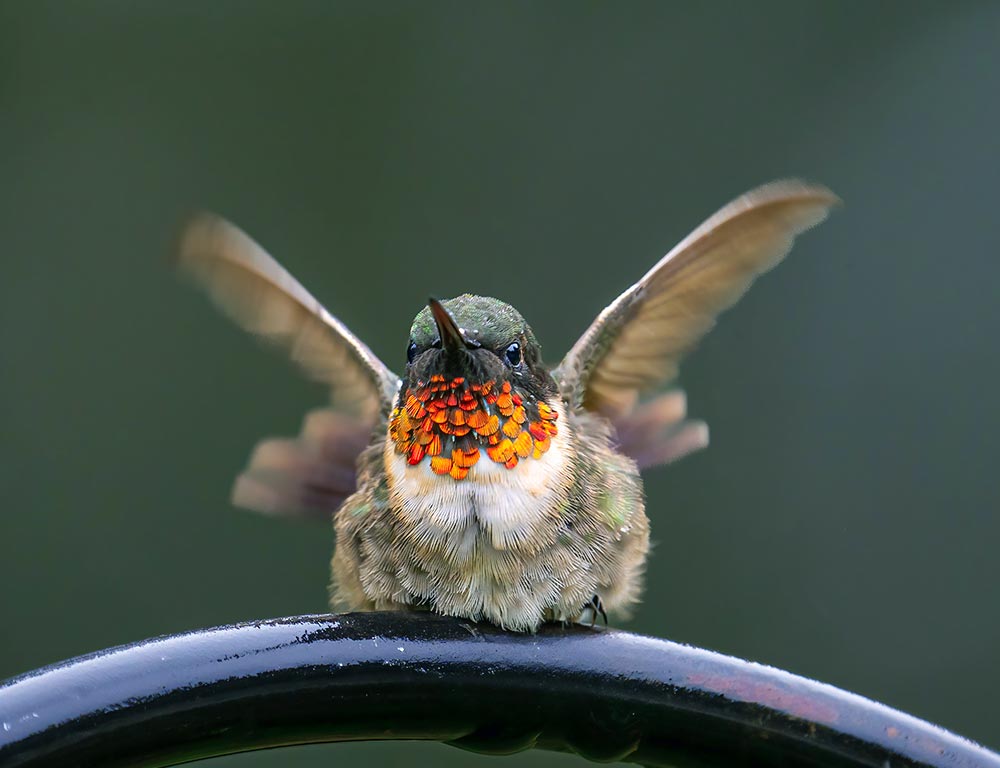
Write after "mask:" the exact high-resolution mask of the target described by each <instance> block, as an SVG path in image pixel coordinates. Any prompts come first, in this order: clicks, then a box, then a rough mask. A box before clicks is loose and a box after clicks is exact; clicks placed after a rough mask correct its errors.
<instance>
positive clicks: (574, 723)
mask: <svg viewBox="0 0 1000 768" xmlns="http://www.w3.org/2000/svg"><path fill="white" fill-rule="evenodd" d="M360 739H429V740H436V741H443V742H447V743H450V744H454V745H457V746H460V747H464V748H467V749H473V750H477V751H483V752H492V753H510V752H516V751H519V750H522V749H527V748H530V747H541V748H545V749H556V750H564V751H565V750H568V751H572V752H576V753H579V754H580V755H582V756H584V757H587V758H591V759H594V760H627V761H631V762H637V763H642V764H646V765H668V764H669V765H677V766H709V765H719V766H722V765H724V766H751V765H752V766H791V765H796V766H797V765H814V766H860V765H870V766H880V768H882V767H884V766H892V767H893V768H898V766H918V765H919V766H942V767H943V766H951V767H953V768H960V767H965V768H972V767H973V766H976V767H978V768H986V767H992V768H1000V756H998V755H996V754H995V753H992V752H990V751H988V750H986V749H984V748H983V747H980V746H978V745H976V744H973V743H972V742H970V741H967V740H965V739H962V738H960V737H958V736H955V735H954V734H951V733H949V732H947V731H945V730H942V729H941V728H938V727H936V726H933V725H930V724H929V723H926V722H923V721H921V720H917V719H916V718H913V717H910V716H908V715H905V714H902V713H900V712H897V711H895V710H892V709H889V708H888V707H885V706H883V705H881V704H876V703H874V702H872V701H869V700H867V699H863V698H861V697H860V696H856V695H853V694H850V693H845V692H844V691H841V690H838V689H836V688H833V687H831V686H828V685H824V684H822V683H817V682H813V681H811V680H807V679H804V678H801V677H797V676H795V675H792V674H789V673H787V672H782V671H781V670H777V669H773V668H771V667H765V666H761V665H758V664H752V663H749V662H746V661H742V660H739V659H734V658H731V657H728V656H722V655H720V654H717V653H712V652H710V651H704V650H700V649H698V648H692V647H689V646H685V645H678V644H676V643H671V642H667V641H664V640H656V639H652V638H648V637H641V636H637V635H632V634H629V633H626V632H618V631H613V630H601V629H588V628H584V627H568V628H560V627H554V626H547V627H544V628H543V629H542V631H540V632H539V633H538V634H537V635H516V634H510V633H507V632H503V631H501V630H498V629H495V628H493V627H489V626H484V625H480V624H473V623H469V622H465V621H460V620H456V619H448V618H443V617H439V616H434V615H431V614H417V613H405V614H403V613H361V614H347V615H343V616H306V617H299V618H289V619H277V620H272V621H262V622H257V623H248V624H238V625H234V626H227V627H219V628H217V629H208V630H201V631H197V632H190V633H187V634H183V635H175V636H170V637H162V638H157V639H154V640H148V641H145V642H142V643H137V644H135V645H127V646H122V647H120V648H114V649H111V650H108V651H103V652H100V653H95V654H91V655H89V656H82V657H80V658H77V659H72V660H70V661H67V662H64V663H62V664H57V665H55V666H51V667H46V668H44V669H41V670H38V671H36V672H32V673H29V674H26V675H23V676H21V677H18V678H14V679H12V680H9V681H8V682H6V683H4V684H3V685H0V765H2V766H4V768H8V767H10V768H13V767H14V766H31V767H32V768H40V767H41V766H64V765H67V766H68V765H74V766H76V765H85V766H89V765H95V766H97V765H99V766H162V765H172V764H176V763H178V762H184V761H187V760H193V759H197V758H201V757H208V756H212V755H223V754H231V753H234V752H241V751H247V750H253V749H260V748H264V747H274V746H281V745H291V744H307V743H316V742H331V741H355V740H360Z"/></svg>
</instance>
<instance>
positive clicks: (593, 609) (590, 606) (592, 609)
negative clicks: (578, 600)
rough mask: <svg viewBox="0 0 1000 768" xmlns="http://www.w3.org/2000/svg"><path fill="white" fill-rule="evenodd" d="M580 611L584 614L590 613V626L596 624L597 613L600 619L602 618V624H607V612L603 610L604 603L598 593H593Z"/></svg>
mask: <svg viewBox="0 0 1000 768" xmlns="http://www.w3.org/2000/svg"><path fill="white" fill-rule="evenodd" d="M582 613H583V615H584V616H586V615H587V614H588V613H589V614H590V626H591V627H593V626H594V625H596V624H597V617H598V615H600V617H601V619H603V621H604V626H608V614H607V613H605V611H604V603H602V602H601V597H600V595H594V596H593V597H592V598H590V602H589V603H587V604H586V605H584V606H583V611H582ZM581 618H582V617H581Z"/></svg>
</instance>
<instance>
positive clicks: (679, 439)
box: [178, 181, 836, 631]
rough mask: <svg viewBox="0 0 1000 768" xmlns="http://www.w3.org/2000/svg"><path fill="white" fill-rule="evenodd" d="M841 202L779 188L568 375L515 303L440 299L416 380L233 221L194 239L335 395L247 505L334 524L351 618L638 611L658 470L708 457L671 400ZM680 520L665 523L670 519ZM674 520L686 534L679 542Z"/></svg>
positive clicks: (794, 187) (610, 320)
mask: <svg viewBox="0 0 1000 768" xmlns="http://www.w3.org/2000/svg"><path fill="white" fill-rule="evenodd" d="M835 202H836V198H835V196H833V194H832V193H830V192H829V191H828V190H826V189H824V188H822V187H818V186H810V185H806V184H803V183H801V182H796V181H784V182H775V183H773V184H769V185H766V186H764V187H760V188H759V189H757V190H754V191H753V192H750V193H748V194H747V195H744V196H743V197H741V198H738V199H736V200H734V201H733V202H732V203H730V204H729V205H727V206H725V207H724V208H722V209H721V210H720V211H719V212H718V213H716V214H715V215H714V216H712V217H710V218H709V219H708V220H707V221H706V222H705V223H703V224H702V225H701V226H700V227H698V228H697V229H696V230H694V232H692V233H691V235H689V236H688V237H687V238H685V239H684V240H683V241H682V242H681V243H680V244H679V245H678V246H676V247H675V248H674V249H673V250H671V251H670V252H669V253H668V254H667V255H666V256H664V257H663V258H662V259H661V260H660V261H659V262H658V263H657V264H656V265H654V266H653V268H652V269H651V270H650V271H649V272H648V273H647V274H646V275H645V276H643V278H642V279H640V280H639V281H638V282H637V283H636V284H635V285H633V286H632V287H631V288H629V289H628V290H626V291H625V292H624V293H622V294H621V295H620V296H619V297H618V298H617V299H616V300H615V301H614V302H612V303H611V305H609V306H608V307H607V308H606V309H605V310H604V311H603V312H601V313H600V315H599V316H598V317H597V319H596V320H595V321H594V322H593V323H592V324H591V326H590V327H589V328H588V329H587V330H586V332H585V333H584V334H583V336H581V338H580V340H579V341H578V342H577V343H576V344H575V345H574V346H573V348H572V349H571V350H570V351H569V352H568V353H567V354H566V356H565V357H564V358H563V360H562V362H561V363H560V364H559V365H558V366H557V367H556V368H555V369H553V370H551V371H550V370H549V369H548V368H546V367H545V365H544V363H543V362H542V357H541V349H540V347H539V344H538V341H537V339H536V338H535V335H534V333H533V332H532V330H531V329H530V327H529V326H528V325H527V323H526V322H525V321H524V318H523V317H522V316H521V314H520V313H519V312H518V311H517V310H516V309H514V308H513V307H512V306H510V305H509V304H506V303H504V302H502V301H500V300H498V299H493V298H487V297H482V296H475V295H471V294H465V295H463V296H459V297H457V298H455V299H451V300H449V301H445V302H437V301H435V300H433V299H432V300H431V301H430V302H429V303H428V306H427V307H425V308H424V309H422V310H421V311H420V312H419V313H418V314H417V316H416V318H415V320H414V322H413V325H412V327H411V329H410V338H409V346H408V349H407V362H406V366H405V370H404V373H403V376H402V377H397V376H396V375H395V374H393V373H392V372H391V371H390V370H389V368H388V367H386V366H385V365H384V364H383V363H382V362H381V361H380V360H379V359H378V358H377V357H376V356H375V355H374V354H373V353H372V352H371V350H369V349H368V347H366V346H365V345H364V344H363V343H362V342H361V341H360V340H359V339H358V338H357V337H356V336H354V335H353V334H352V333H351V332H350V331H349V330H348V329H347V328H346V326H344V325H343V323H341V322H340V321H339V320H337V319H336V318H335V317H333V316H332V315H330V314H329V313H328V312H327V311H326V310H325V309H323V307H322V306H321V305H320V304H319V303H318V302H317V301H316V300H315V299H314V298H313V297H312V296H311V295H310V294H309V293H308V292H307V291H305V289H304V288H302V286H301V285H299V284H298V283H297V282H296V281H295V280H294V278H292V277H291V275H289V274H288V273H287V272H285V270H283V269H282V268H281V267H280V266H279V265H278V264H277V263H276V262H275V261H274V260H273V259H271V258H270V257H269V256H268V255H267V254H266V253H265V252H264V251H263V250H262V249H261V248H260V246H258V245H257V244H256V243H254V242H253V241H252V240H250V239H249V238H248V237H247V236H246V235H244V234H243V233H242V232H240V231H239V230H238V229H236V228H235V227H233V226H232V225H230V224H228V223H227V222H224V221H222V220H220V219H217V218H215V217H211V216H202V217H199V218H198V219H196V220H194V221H193V222H192V223H191V225H190V226H189V227H188V228H187V229H186V230H185V232H184V235H183V237H182V239H181V247H180V252H179V255H178V262H179V265H180V267H181V268H182V269H183V270H184V271H185V272H187V273H188V274H190V275H192V276H193V277H195V278H196V279H197V280H198V281H200V282H201V283H202V285H203V286H204V287H205V288H206V290H207V291H208V293H209V294H210V295H211V296H212V298H213V299H215V300H216V301H217V303H218V304H219V305H220V306H221V307H222V308H223V310H224V311H225V312H227V313H228V314H229V315H230V316H232V317H233V318H234V319H235V320H236V321H237V322H239V323H240V324H241V325H243V326H244V327H246V328H247V329H248V330H250V331H252V332H253V333H255V334H256V335H258V336H260V337H261V338H263V339H264V340H265V341H268V342H270V343H273V344H276V345H278V346H281V347H283V348H285V349H286V350H287V351H288V353H289V354H290V355H291V357H292V359H293V360H294V361H295V362H296V363H298V364H299V365H300V366H301V367H302V368H303V369H304V371H305V372H306V373H307V374H308V375H309V376H311V377H313V378H315V379H319V380H321V381H324V382H326V383H328V384H329V386H330V388H331V391H332V406H331V407H330V408H323V409H319V410H316V411H313V412H311V413H310V414H309V415H308V416H307V417H306V420H305V423H304V424H303V428H302V432H301V434H300V435H299V437H298V438H296V439H290V440H289V439H269V440H265V441H263V442H261V443H260V444H259V445H258V447H257V449H256V450H255V451H254V454H253V456H252V457H251V460H250V463H249V466H248V467H247V469H246V470H245V471H244V473H243V474H242V475H240V477H239V478H238V479H237V482H236V485H235V486H234V489H233V500H234V502H235V503H236V504H237V505H239V506H244V507H247V508H250V509H255V510H258V511H263V512H267V513H276V514H290V515H310V516H317V515H319V516H327V517H328V516H329V515H331V514H333V516H334V520H335V528H336V539H337V543H336V551H335V553H334V557H333V588H332V602H333V604H334V605H335V606H336V607H338V608H346V609H350V610H371V609H383V608H412V609H420V610H425V609H426V610H433V611H437V612H439V613H443V614H448V615H454V616H460V617H464V618H468V619H473V620H487V621H490V622H492V623H494V624H497V625H499V626H502V627H505V628H508V629H512V630H521V631H531V630H533V629H535V628H536V627H537V626H538V624H539V623H541V622H542V621H547V620H558V621H574V620H580V619H584V618H588V617H589V618H590V619H591V620H593V619H594V618H596V616H597V615H598V614H601V613H603V612H604V611H605V610H607V611H612V612H616V613H619V614H621V613H622V612H624V611H626V610H627V609H628V608H629V607H630V606H631V605H633V604H634V603H635V602H636V601H637V600H638V599H639V595H640V591H641V580H642V572H643V567H644V564H645V560H646V555H647V553H648V549H649V523H648V520H647V517H646V512H645V506H644V501H643V493H642V483H641V479H640V470H641V469H643V468H646V467H651V466H654V465H657V464H663V463H667V462H669V461H672V460H674V459H676V458H678V457H679V456H682V455H685V454H686V453H689V452H691V451H693V450H697V449H699V448H701V447H704V446H705V445H706V444H707V440H708V434H707V428H706V427H705V425H704V424H701V423H700V422H690V421H685V410H686V409H685V401H684V397H683V394H682V393H681V392H680V391H679V390H672V391H668V392H666V393H664V394H659V395H658V396H654V397H651V398H645V399H644V397H643V396H644V395H647V394H648V393H651V392H655V390H656V389H658V388H662V387H663V386H664V385H665V384H667V383H669V382H670V381H671V380H673V379H674V378H675V377H676V374H677V369H678V364H679V362H680V360H681V358H682V357H683V355H684V354H686V353H687V352H688V351H689V350H690V349H691V348H693V346H694V345H695V344H696V343H697V342H698V340H699V339H700V338H701V337H702V336H703V335H704V334H705V333H707V332H708V330H709V329H710V328H711V327H712V325H713V324H714V322H715V318H716V316H717V315H718V314H719V313H720V312H722V311H724V310H725V309H726V308H728V307H729V306H731V305H732V304H733V303H734V302H735V301H736V300H737V299H738V298H739V296H740V295H741V294H742V293H743V292H744V291H745V290H746V289H747V287H748V286H749V285H750V283H751V282H752V281H753V279H754V278H755V277H757V276H758V275H759V274H761V273H763V272H765V271H767V270H768V269H770V268H771V267H773V266H774V265H775V264H777V263H778V262H779V261H780V260H781V259H782V258H783V257H784V256H785V254H787V252H788V251H789V249H790V248H791V245H792V240H793V239H794V237H795V236H796V235H798V234H799V233H801V232H802V231H804V230H806V229H808V228H810V227H812V226H813V225H815V224H817V223H818V222H820V221H822V220H823V219H824V218H825V217H826V215H827V213H828V211H829V209H830V207H831V206H832V205H833V204H834V203H835ZM661 524H662V523H661ZM667 537H669V528H668V527H665V528H664V538H667Z"/></svg>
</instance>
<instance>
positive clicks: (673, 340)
mask: <svg viewBox="0 0 1000 768" xmlns="http://www.w3.org/2000/svg"><path fill="white" fill-rule="evenodd" d="M837 202H838V199H837V197H836V195H834V194H833V193H832V192H830V190H828V189H826V188H825V187H821V186H815V185H809V184H805V183H803V182H800V181H793V180H788V181H777V182H773V183H771V184H766V185H764V186H762V187H759V188H757V189H755V190H753V191H751V192H748V193H747V194H745V195H743V196H742V197H740V198H738V199H736V200H734V201H733V202H731V203H729V204H728V205H726V206H725V207H724V208H722V209H721V210H720V211H718V212H717V213H716V214H715V215H713V216H711V217H710V218H709V219H708V220H707V221H705V222H704V223H703V224H702V225H701V226H700V227H698V228H697V229H696V230H694V232H692V233H691V234H690V235H688V236H687V237H686V238H684V240H682V241H681V242H680V243H679V244H678V245H677V246H676V247H675V248H674V249H673V250H671V251H670V252H669V253H668V254H667V255H666V256H664V257H663V258H662V259H660V261H659V262H658V263H657V264H656V265H655V266H654V267H653V268H652V269H651V270H649V272H647V273H646V274H645V275H644V276H643V278H642V279H641V280H639V282H637V283H636V284H635V285H633V286H632V287H631V288H629V289H628V290H627V291H625V292H624V293H623V294H621V295H620V296H619V297H618V298H617V299H615V300H614V301H613V302H612V303H611V305H610V306H608V307H607V308H606V309H605V310H604V311H603V312H601V314H600V315H599V316H598V317H597V319H596V320H595V321H594V322H593V324H592V325H591V326H590V327H589V328H588V329H587V331H586V332H585V333H584V334H583V336H581V337H580V339H579V340H578V341H577V342H576V344H574V345H573V348H572V349H571V350H570V351H569V353H567V355H566V357H565V358H563V361H562V362H561V363H560V364H559V366H558V368H556V370H555V371H554V372H553V374H554V376H555V378H556V380H557V381H558V382H559V384H560V388H561V390H562V392H563V394H564V396H565V397H566V398H567V399H568V400H569V402H570V403H571V404H572V405H573V406H574V407H583V408H585V409H587V410H591V411H595V412H598V413H601V414H603V415H605V416H607V417H608V418H610V419H611V420H612V421H613V422H615V423H616V426H617V425H620V426H623V427H627V428H628V429H632V430H634V428H635V426H636V423H637V422H638V421H641V419H637V418H636V417H638V416H640V415H641V414H640V412H639V411H638V410H637V409H636V406H637V403H638V399H639V396H640V395H641V394H642V393H644V392H647V391H650V390H653V389H656V388H658V387H661V386H663V385H664V384H666V383H667V382H669V381H671V380H672V379H674V378H675V377H676V376H677V369H678V365H679V364H680V361H681V359H682V358H683V357H684V355H685V354H686V353H687V352H689V351H690V350H691V349H692V348H693V347H694V346H695V345H696V344H697V343H698V342H699V341H700V340H701V338H702V337H703V336H704V335H705V334H706V333H708V331H709V330H710V329H711V328H712V326H713V325H715V319H716V317H717V316H718V315H719V314H720V313H721V312H723V311H724V310H726V309H728V308H729V307H731V306H732V305H733V304H734V303H736V301H737V300H738V299H739V298H740V296H742V295H743V293H744V292H745V291H746V290H747V288H749V287H750V284H751V283H752V282H753V281H754V279H755V278H756V277H757V276H758V275H760V274H762V273H764V272H766V271H767V270H769V269H771V268H772V267H774V266H775V265H776V264H777V263H778V262H780V261H781V260H782V259H783V258H784V257H785V255H786V254H787V253H788V251H789V250H790V249H791V247H792V242H793V240H794V239H795V237H796V236H797V235H798V234H800V233H802V232H804V231H805V230H807V229H809V228H810V227H813V226H815V225H816V224H818V223H820V222H821V221H823V219H825V218H826V216H827V214H828V213H829V210H830V208H831V207H832V206H833V205H834V204H836V203H837ZM641 407H646V406H640V408H641ZM663 410H664V409H663V408H660V409H659V410H657V409H656V408H653V409H652V412H651V414H648V415H651V417H653V418H656V417H658V414H659V412H660V411H663ZM680 418H681V419H682V418H683V413H681V415H680ZM665 424H666V427H667V428H668V429H667V432H670V431H671V430H673V432H674V433H676V432H677V430H678V429H680V428H681V427H682V426H683V424H684V423H683V422H681V421H678V420H673V421H670V422H669V423H666V422H665ZM621 431H622V430H620V432H621ZM626 431H627V430H626ZM702 432H703V434H704V441H705V442H707V432H705V431H704V427H703V425H702ZM665 435H666V437H669V435H668V434H666V433H665ZM688 436H689V437H690V434H689V435H688ZM666 437H665V438H664V439H666ZM695 442H697V441H695ZM629 447H630V446H628V445H626V444H625V443H623V450H626V452H629V450H628V448H629ZM646 449H647V451H648V449H649V446H648V445H647V447H646ZM653 453H655V451H653ZM652 463H657V461H655V460H654V461H652ZM647 466H648V464H647Z"/></svg>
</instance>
